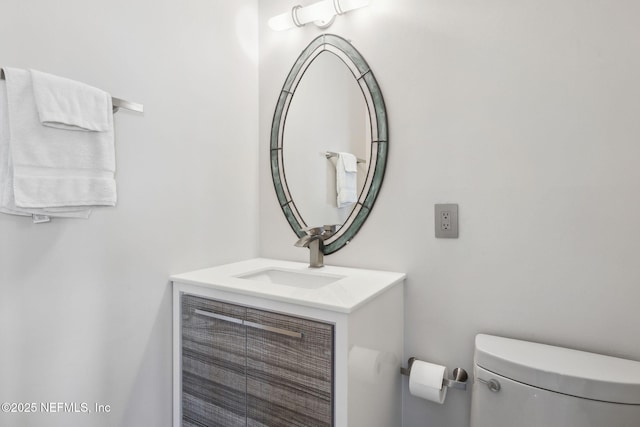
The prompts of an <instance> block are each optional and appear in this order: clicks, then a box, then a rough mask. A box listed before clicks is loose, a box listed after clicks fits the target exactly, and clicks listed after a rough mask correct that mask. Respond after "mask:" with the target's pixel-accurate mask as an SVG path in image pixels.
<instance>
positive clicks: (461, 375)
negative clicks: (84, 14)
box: [400, 357, 469, 390]
mask: <svg viewBox="0 0 640 427" xmlns="http://www.w3.org/2000/svg"><path fill="white" fill-rule="evenodd" d="M415 361H416V358H415V357H410V358H409V361H408V362H407V365H408V366H407V367H406V368H400V373H401V374H402V375H407V376H409V375H410V374H411V366H412V365H413V362H415ZM452 374H453V378H444V379H443V380H442V386H443V387H449V388H457V389H458V390H466V389H467V379H469V375H468V374H467V371H465V370H464V369H462V368H455V369H454V370H453V372H452Z"/></svg>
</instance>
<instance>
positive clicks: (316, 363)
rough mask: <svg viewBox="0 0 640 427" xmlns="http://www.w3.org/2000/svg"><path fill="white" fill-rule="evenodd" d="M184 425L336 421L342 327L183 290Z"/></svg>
mask: <svg viewBox="0 0 640 427" xmlns="http://www.w3.org/2000/svg"><path fill="white" fill-rule="evenodd" d="M181 299H182V301H181V319H182V326H181V337H182V338H181V361H182V425H183V426H202V425H205V426H224V427H234V426H256V427H257V426H283V427H284V426H318V427H320V426H332V425H333V423H332V420H333V347H334V326H333V325H332V324H328V323H324V322H318V321H314V320H307V319H303V318H299V317H294V316H289V315H284V314H279V313H274V312H270V311H266V310H260V309H256V308H251V307H246V306H242V305H236V304H229V303H225V302H221V301H216V300H213V299H209V298H204V297H201V296H196V295H189V294H182V296H181Z"/></svg>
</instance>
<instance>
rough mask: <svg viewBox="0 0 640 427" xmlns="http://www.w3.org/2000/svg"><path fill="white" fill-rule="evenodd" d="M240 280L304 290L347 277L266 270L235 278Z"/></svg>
mask: <svg viewBox="0 0 640 427" xmlns="http://www.w3.org/2000/svg"><path fill="white" fill-rule="evenodd" d="M235 277H237V278H238V279H245V280H253V281H258V282H264V283H273V284H275V285H283V286H291V287H295V288H302V289H317V288H321V287H323V286H326V285H329V284H331V283H334V282H337V281H338V280H340V279H344V278H345V277H346V276H338V275H333V274H323V273H315V272H313V273H312V272H308V271H298V270H285V269H281V268H266V269H263V270H258V271H253V272H251V273H244V274H240V275H237V276H235Z"/></svg>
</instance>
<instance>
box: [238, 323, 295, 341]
mask: <svg viewBox="0 0 640 427" xmlns="http://www.w3.org/2000/svg"><path fill="white" fill-rule="evenodd" d="M244 324H245V325H246V326H248V327H249V328H254V329H260V330H263V331H268V332H273V333H276V334H280V335H286V336H288V337H292V338H302V332H295V331H288V330H286V329H280V328H275V327H273V326H267V325H263V324H262V323H253V322H249V321H247V320H245V321H244Z"/></svg>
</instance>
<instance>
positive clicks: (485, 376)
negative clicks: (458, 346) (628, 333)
mask: <svg viewBox="0 0 640 427" xmlns="http://www.w3.org/2000/svg"><path fill="white" fill-rule="evenodd" d="M475 348H476V349H475V357H474V368H473V370H474V383H473V392H472V399H471V427H639V426H640V362H635V361H631V360H626V359H619V358H615V357H609V356H603V355H600V354H593V353H587V352H583V351H577V350H570V349H566V348H561V347H554V346H550V345H544V344H537V343H532V342H527V341H520V340H515V339H509V338H502V337H496V336H491V335H483V334H481V335H477V336H476V343H475Z"/></svg>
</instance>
